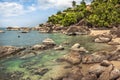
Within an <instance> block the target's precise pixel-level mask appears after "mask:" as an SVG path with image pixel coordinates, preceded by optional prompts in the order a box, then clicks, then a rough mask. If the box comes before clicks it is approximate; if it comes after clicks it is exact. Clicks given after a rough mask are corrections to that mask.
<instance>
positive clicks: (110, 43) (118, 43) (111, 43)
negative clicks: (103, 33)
mask: <svg viewBox="0 0 120 80" xmlns="http://www.w3.org/2000/svg"><path fill="white" fill-rule="evenodd" d="M108 44H109V45H120V42H113V41H111V42H108Z"/></svg>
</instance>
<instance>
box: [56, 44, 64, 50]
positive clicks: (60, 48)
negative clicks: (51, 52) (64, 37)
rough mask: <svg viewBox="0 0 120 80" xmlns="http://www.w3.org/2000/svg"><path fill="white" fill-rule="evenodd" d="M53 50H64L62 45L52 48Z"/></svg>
mask: <svg viewBox="0 0 120 80" xmlns="http://www.w3.org/2000/svg"><path fill="white" fill-rule="evenodd" d="M54 49H55V50H64V47H63V46H62V45H59V46H58V47H55V48H54Z"/></svg>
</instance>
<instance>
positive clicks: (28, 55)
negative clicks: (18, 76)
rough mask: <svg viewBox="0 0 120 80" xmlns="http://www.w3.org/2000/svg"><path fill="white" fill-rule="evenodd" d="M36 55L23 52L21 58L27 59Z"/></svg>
mask: <svg viewBox="0 0 120 80" xmlns="http://www.w3.org/2000/svg"><path fill="white" fill-rule="evenodd" d="M33 56H35V53H32V52H31V53H28V54H27V53H22V56H21V57H20V58H21V59H26V58H30V57H33Z"/></svg>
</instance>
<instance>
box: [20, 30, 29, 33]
mask: <svg viewBox="0 0 120 80" xmlns="http://www.w3.org/2000/svg"><path fill="white" fill-rule="evenodd" d="M28 32H29V31H28V30H23V31H21V33H28Z"/></svg>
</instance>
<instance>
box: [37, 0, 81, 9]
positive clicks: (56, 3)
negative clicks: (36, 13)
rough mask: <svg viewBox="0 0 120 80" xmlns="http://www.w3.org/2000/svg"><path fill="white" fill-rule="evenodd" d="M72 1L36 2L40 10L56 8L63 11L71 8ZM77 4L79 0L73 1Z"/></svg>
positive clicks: (43, 0)
mask: <svg viewBox="0 0 120 80" xmlns="http://www.w3.org/2000/svg"><path fill="white" fill-rule="evenodd" d="M72 1H73V0H38V4H39V7H40V8H41V9H48V8H56V9H64V8H66V7H71V6H72ZM75 1H76V2H77V3H80V1H81V0H75Z"/></svg>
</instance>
